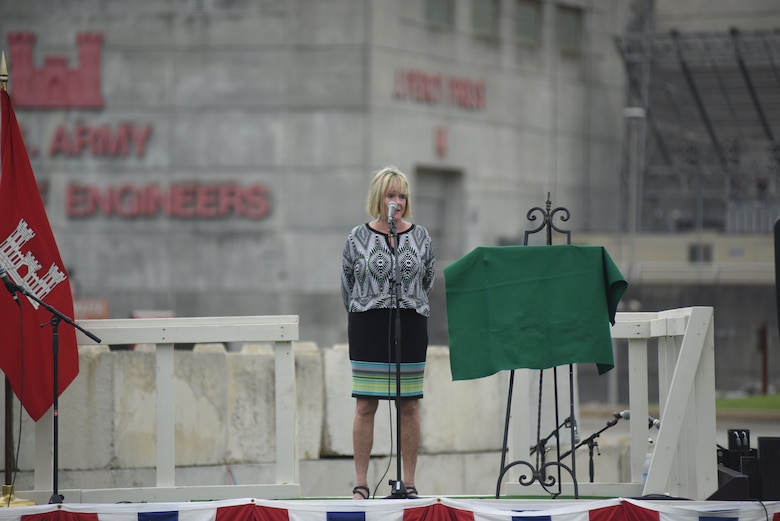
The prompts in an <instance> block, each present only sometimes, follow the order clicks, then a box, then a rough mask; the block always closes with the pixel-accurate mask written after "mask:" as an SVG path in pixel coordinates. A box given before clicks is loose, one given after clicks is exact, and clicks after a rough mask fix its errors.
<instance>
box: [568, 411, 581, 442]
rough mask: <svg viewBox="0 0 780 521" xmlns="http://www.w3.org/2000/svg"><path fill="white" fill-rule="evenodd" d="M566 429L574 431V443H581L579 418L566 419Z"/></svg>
mask: <svg viewBox="0 0 780 521" xmlns="http://www.w3.org/2000/svg"><path fill="white" fill-rule="evenodd" d="M566 427H571V428H572V429H573V430H574V443H575V444H577V443H579V442H580V430H579V429H578V428H577V418H574V417H571V418H566Z"/></svg>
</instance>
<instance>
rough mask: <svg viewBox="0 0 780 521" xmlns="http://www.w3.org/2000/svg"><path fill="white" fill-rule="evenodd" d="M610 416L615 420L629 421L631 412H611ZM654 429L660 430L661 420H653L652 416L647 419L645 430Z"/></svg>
mask: <svg viewBox="0 0 780 521" xmlns="http://www.w3.org/2000/svg"><path fill="white" fill-rule="evenodd" d="M612 416H614V417H615V419H616V420H618V419H621V418H622V419H624V420H630V419H631V411H629V410H625V411H620V412H613V413H612ZM653 427H655V428H656V429H660V428H661V420H659V419H658V418H653V417H652V416H648V417H647V428H648V429H652V428H653Z"/></svg>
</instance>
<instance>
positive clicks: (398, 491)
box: [384, 481, 418, 499]
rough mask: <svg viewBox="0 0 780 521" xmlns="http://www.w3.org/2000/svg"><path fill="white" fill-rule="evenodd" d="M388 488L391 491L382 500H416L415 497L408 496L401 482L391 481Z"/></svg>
mask: <svg viewBox="0 0 780 521" xmlns="http://www.w3.org/2000/svg"><path fill="white" fill-rule="evenodd" d="M390 486H392V487H393V491H392V492H391V493H390V495H389V496H385V498H384V499H418V497H417V496H412V495H410V494H409V492H408V491H407V490H406V486H404V482H403V481H391V482H390Z"/></svg>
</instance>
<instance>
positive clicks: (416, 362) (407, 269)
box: [341, 167, 434, 499]
mask: <svg viewBox="0 0 780 521" xmlns="http://www.w3.org/2000/svg"><path fill="white" fill-rule="evenodd" d="M388 209H391V211H392V213H393V217H392V223H394V225H395V229H396V235H397V237H398V244H397V245H396V244H395V241H394V237H393V234H392V233H391V232H392V229H391V220H390V219H389V218H388ZM393 210H394V211H393ZM366 211H367V212H368V214H369V215H370V216H371V217H372V218H373V220H372V221H371V222H368V223H364V224H360V225H358V226H356V227H355V228H353V229H352V231H351V232H350V233H349V236H348V237H347V242H346V244H345V246H344V253H343V255H342V270H341V295H342V298H343V300H344V306H345V308H346V309H347V315H348V318H347V333H348V338H349V358H350V361H351V364H352V396H353V397H355V399H356V403H355V418H354V423H353V427H352V443H353V451H354V454H355V474H356V476H355V488H354V489H353V490H352V494H353V498H354V499H368V497H369V496H370V495H371V491H370V489H369V487H368V477H367V474H368V464H369V460H370V458H371V449H372V447H373V444H374V416H375V414H376V411H377V408H378V404H379V400H392V399H395V398H396V376H395V373H396V356H395V350H396V346H395V320H396V313H398V316H399V317H400V331H401V333H400V343H401V389H400V398H401V399H400V401H399V403H398V404H397V406H398V407H397V414H398V415H399V418H400V423H401V440H400V442H401V460H402V463H403V481H404V484H405V486H406V491H407V493H408V495H409V496H411V497H415V496H417V489H416V488H415V484H414V474H415V470H416V466H417V452H418V449H419V446H420V409H419V405H418V400H419V399H420V398H422V396H423V374H424V371H425V355H426V350H427V348H428V316H429V315H430V306H429V304H428V295H429V294H430V292H431V289H432V288H433V278H434V253H433V245H432V244H431V237H430V235H429V234H428V230H426V229H425V228H424V227H422V226H420V225H419V224H412V223H411V222H409V221H407V220H406V219H407V218H408V217H409V216H410V215H411V204H410V193H409V182H408V180H407V178H406V175H404V173H403V172H401V171H400V170H398V169H397V168H395V167H386V168H383V169H382V170H380V171H379V172H378V173H377V174H376V175H375V176H374V178H373V179H372V181H371V184H370V185H369V189H368V199H367V202H366ZM396 248H397V252H396ZM396 253H397V257H398V266H399V270H398V271H400V279H401V280H400V281H399V284H398V285H397V288H398V289H397V291H398V301H397V303H396V301H395V291H396V284H394V279H395V274H396V270H395V259H396Z"/></svg>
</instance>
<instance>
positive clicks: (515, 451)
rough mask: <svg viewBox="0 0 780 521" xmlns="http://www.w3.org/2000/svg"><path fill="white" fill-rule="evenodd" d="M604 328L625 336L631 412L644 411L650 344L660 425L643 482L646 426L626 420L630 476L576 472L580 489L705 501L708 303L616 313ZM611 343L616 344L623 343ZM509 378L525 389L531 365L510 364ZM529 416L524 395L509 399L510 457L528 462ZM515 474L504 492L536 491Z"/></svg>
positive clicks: (710, 455) (712, 479) (710, 362)
mask: <svg viewBox="0 0 780 521" xmlns="http://www.w3.org/2000/svg"><path fill="white" fill-rule="evenodd" d="M611 331H612V338H613V339H627V340H628V342H627V351H628V353H627V354H628V371H629V373H628V378H629V382H628V386H629V393H630V394H629V410H630V411H631V417H632V418H647V417H648V411H649V407H650V397H649V393H648V385H647V384H648V363H647V360H648V351H650V350H651V349H652V348H653V347H655V345H656V344H657V355H658V389H659V396H658V402H659V403H658V406H659V410H660V420H661V425H660V429H659V431H658V433H657V436H656V443H655V445H654V452H653V458H652V463H651V465H650V468H649V470H648V474H647V480H646V481H645V480H644V478H643V464H644V461H645V456H646V453H647V447H648V444H647V439H648V430H647V424H646V423H645V422H643V421H638V422H637V421H632V422H630V444H631V446H630V454H631V482H630V483H583V482H582V481H583V480H582V478H579V479H578V487H579V495H580V496H606V497H614V496H618V495H619V496H622V497H638V496H643V495H648V494H668V495H671V496H674V497H683V498H688V499H695V500H705V499H707V498H708V497H709V496H710V495H711V494H712V493H714V492H715V491H716V490H717V488H718V475H717V457H716V446H717V441H716V433H715V353H714V351H715V349H714V348H715V340H714V324H713V308H711V307H690V308H682V309H673V310H668V311H660V312H653V313H617V316H616V322H615V325H614V326H613V327H612V330H611ZM651 340H655V341H654V342H650V341H651ZM617 344H618V345H619V346H623V345H625V344H626V343H625V342H618V343H617ZM618 354H619V353H618ZM515 378H516V379H518V378H519V383H518V384H517V385H518V388H519V389H527V388H528V383H529V382H530V378H531V371H530V370H527V369H523V370H517V371H516V376H515ZM533 417H534V414H533V413H532V411H531V410H530V402H529V401H528V400H513V402H512V424H511V425H512V438H511V443H510V461H518V460H524V461H532V458H531V456H530V454H529V452H530V451H529V450H528V449H527V447H530V446H531V445H532V443H531V440H530V439H529V438H530V436H529V429H528V428H527V425H524V422H525V421H526V419H527V418H533ZM524 448H525V449H524ZM578 474H579V472H578ZM516 477H517V476H516V475H511V474H510V479H512V481H507V482H506V483H505V485H504V486H505V493H506V494H508V495H531V494H534V495H535V494H539V493H540V491H541V487H536V486H532V487H529V486H524V485H520V484H519V483H517V481H516V479H514V478H516ZM562 487H563V493H564V494H573V491H574V489H573V485H572V484H571V483H563V484H562Z"/></svg>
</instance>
